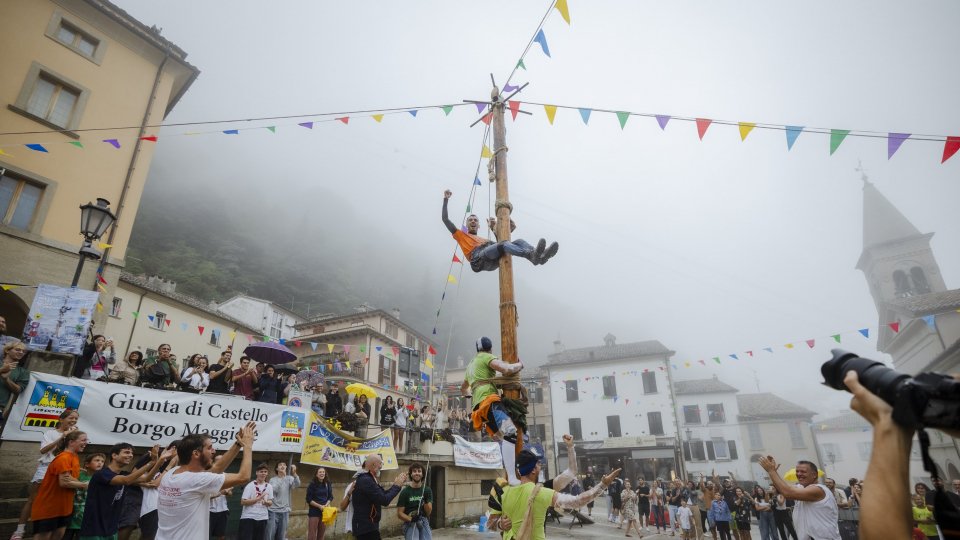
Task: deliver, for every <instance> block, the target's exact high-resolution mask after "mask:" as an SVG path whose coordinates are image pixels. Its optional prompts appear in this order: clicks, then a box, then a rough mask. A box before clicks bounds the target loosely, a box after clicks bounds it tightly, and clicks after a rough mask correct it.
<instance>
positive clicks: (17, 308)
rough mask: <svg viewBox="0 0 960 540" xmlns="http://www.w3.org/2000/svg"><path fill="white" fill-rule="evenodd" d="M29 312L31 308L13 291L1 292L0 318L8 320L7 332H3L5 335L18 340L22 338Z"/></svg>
mask: <svg viewBox="0 0 960 540" xmlns="http://www.w3.org/2000/svg"><path fill="white" fill-rule="evenodd" d="M29 312H30V306H28V305H27V304H26V302H24V301H23V298H20V297H19V296H18V295H17V294H16V293H14V292H13V291H4V290H0V316H3V318H5V319H6V320H7V331H6V332H3V333H4V334H6V335H8V336H14V337H17V338H19V337H20V336H22V335H23V329H24V327H26V325H27V315H28V313H29Z"/></svg>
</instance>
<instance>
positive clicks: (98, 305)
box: [97, 302, 103, 312]
mask: <svg viewBox="0 0 960 540" xmlns="http://www.w3.org/2000/svg"><path fill="white" fill-rule="evenodd" d="M97 311H98V312H100V311H103V302H97Z"/></svg>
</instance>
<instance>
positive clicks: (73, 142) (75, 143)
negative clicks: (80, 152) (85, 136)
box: [68, 141, 83, 148]
mask: <svg viewBox="0 0 960 540" xmlns="http://www.w3.org/2000/svg"><path fill="white" fill-rule="evenodd" d="M68 142H69V143H70V144H72V145H74V146H76V147H77V148H83V143H82V142H80V141H68Z"/></svg>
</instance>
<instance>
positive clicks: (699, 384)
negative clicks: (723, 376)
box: [673, 375, 739, 395]
mask: <svg viewBox="0 0 960 540" xmlns="http://www.w3.org/2000/svg"><path fill="white" fill-rule="evenodd" d="M673 391H674V392H675V393H676V394H677V395H686V394H734V393H736V392H739V390H737V389H736V388H734V387H732V386H730V385H729V384H727V383H725V382H723V381H721V380H720V379H717V376H716V375H714V376H713V378H711V379H692V380H686V381H673Z"/></svg>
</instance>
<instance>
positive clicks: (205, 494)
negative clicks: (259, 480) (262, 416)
mask: <svg viewBox="0 0 960 540" xmlns="http://www.w3.org/2000/svg"><path fill="white" fill-rule="evenodd" d="M256 428H257V425H256V424H255V423H253V422H247V425H245V426H244V427H242V428H240V430H239V431H237V440H236V441H235V442H234V443H233V446H231V447H230V449H229V450H227V452H226V453H225V454H224V455H223V459H220V460H218V461H217V463H216V464H214V463H213V457H214V455H215V454H216V450H214V449H213V444H212V443H211V442H210V437H209V436H208V435H205V434H199V433H198V434H194V435H188V436H186V437H184V438H183V439H182V440H181V441H180V442H179V443H178V444H177V456H178V457H179V460H180V466H179V467H177V468H176V469H173V470H171V471H168V472H167V473H166V474H164V475H163V478H161V480H160V487H159V489H158V491H159V492H160V501H159V503H158V505H157V509H158V510H159V521H160V530H159V531H158V533H157V540H192V539H194V538H196V537H197V534H199V532H200V531H202V534H203V535H204V536H206V535H207V534H208V531H209V530H210V497H212V496H214V495H217V494H218V493H220V490H221V489H227V488H231V487H234V486H240V485H243V484H246V483H247V482H249V481H250V473H251V469H252V468H253V440H254V432H255V431H256ZM241 448H243V459H242V461H241V462H240V470H239V471H237V472H236V473H233V474H225V473H224V472H223V471H224V470H226V469H227V467H229V466H230V463H231V462H232V461H233V460H234V458H236V457H237V454H239V453H240V449H241Z"/></svg>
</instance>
